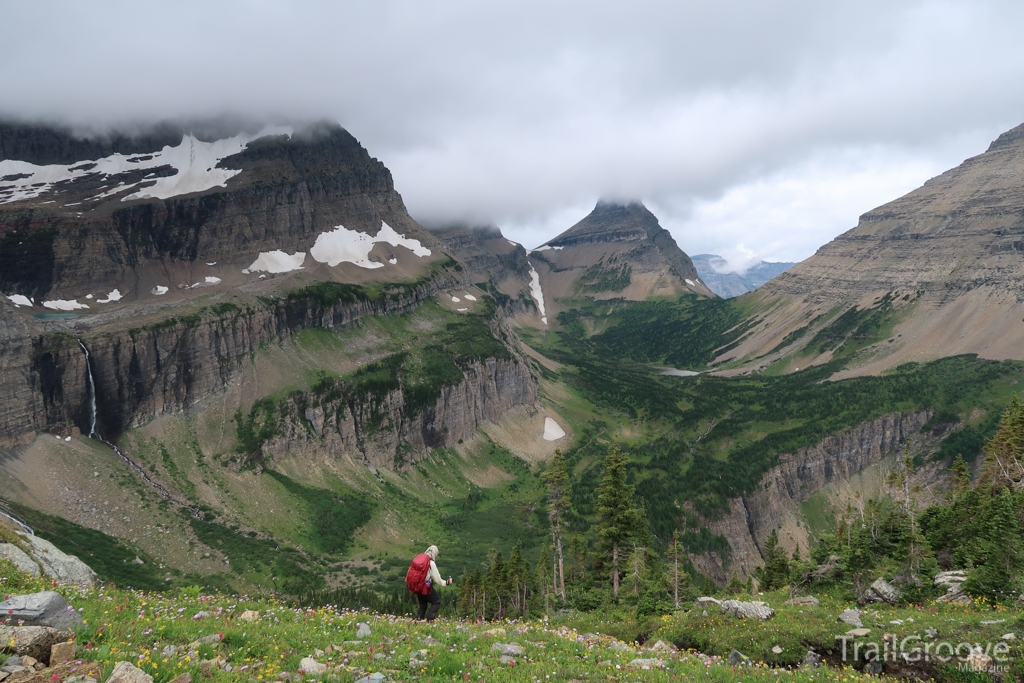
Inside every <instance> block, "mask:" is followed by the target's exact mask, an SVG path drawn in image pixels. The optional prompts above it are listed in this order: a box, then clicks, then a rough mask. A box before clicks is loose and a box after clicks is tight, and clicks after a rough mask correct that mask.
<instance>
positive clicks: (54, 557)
mask: <svg viewBox="0 0 1024 683" xmlns="http://www.w3.org/2000/svg"><path fill="white" fill-rule="evenodd" d="M18 535H19V536H20V537H21V539H22V540H23V541H25V543H26V544H27V545H28V546H29V553H28V554H29V555H31V556H32V559H33V560H35V561H36V562H38V563H39V566H40V567H41V568H42V570H43V574H45V575H46V576H48V577H50V578H51V579H55V580H56V581H59V582H61V583H74V584H93V583H96V578H97V577H96V572H94V571H93V570H92V568H90V567H89V565H87V564H86V563H85V562H82V561H81V560H80V559H78V558H77V557H75V556H74V555H67V554H65V553H63V552H61V551H60V550H59V549H58V548H57V546H55V545H54V544H52V543H50V542H49V541H47V540H44V539H42V538H39V537H38V536H29V535H28V534H22V533H19V534H18Z"/></svg>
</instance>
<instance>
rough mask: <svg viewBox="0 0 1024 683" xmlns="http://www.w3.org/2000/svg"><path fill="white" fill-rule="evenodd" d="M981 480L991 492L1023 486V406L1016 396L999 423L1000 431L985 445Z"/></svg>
mask: <svg viewBox="0 0 1024 683" xmlns="http://www.w3.org/2000/svg"><path fill="white" fill-rule="evenodd" d="M981 480H982V482H983V483H984V484H985V485H987V486H989V487H991V488H993V489H998V488H1001V487H1004V486H1011V487H1019V486H1021V485H1022V484H1024V405H1022V404H1021V402H1020V401H1019V400H1018V398H1017V395H1016V394H1014V395H1013V396H1011V397H1010V405H1009V406H1007V408H1006V410H1005V411H1004V412H1003V415H1002V417H1001V418H1000V419H999V429H998V430H997V431H996V433H995V435H994V436H993V437H992V438H991V439H989V440H988V442H987V443H986V444H985V463H984V466H983V467H982V477H981Z"/></svg>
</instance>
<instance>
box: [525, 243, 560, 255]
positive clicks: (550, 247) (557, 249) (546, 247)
mask: <svg viewBox="0 0 1024 683" xmlns="http://www.w3.org/2000/svg"><path fill="white" fill-rule="evenodd" d="M548 249H554V250H555V251H561V250H562V249H565V247H553V246H551V245H550V244H545V245H544V246H543V247H537V248H536V249H531V250H530V253H533V252H534V251H547V250H548Z"/></svg>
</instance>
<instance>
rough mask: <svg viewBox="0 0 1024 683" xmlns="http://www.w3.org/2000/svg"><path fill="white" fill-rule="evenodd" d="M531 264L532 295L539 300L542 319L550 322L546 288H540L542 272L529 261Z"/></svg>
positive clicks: (543, 321) (538, 307)
mask: <svg viewBox="0 0 1024 683" xmlns="http://www.w3.org/2000/svg"><path fill="white" fill-rule="evenodd" d="M527 263H529V265H530V295H531V296H532V297H533V298H534V299H535V300H536V301H537V310H539V311H540V321H541V322H542V323H544V324H545V325H547V324H548V314H547V311H546V310H545V309H544V290H542V289H541V288H540V274H539V273H538V272H537V271H536V269H534V267H533V264H532V263H530V262H529V261H527Z"/></svg>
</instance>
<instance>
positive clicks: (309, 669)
mask: <svg viewBox="0 0 1024 683" xmlns="http://www.w3.org/2000/svg"><path fill="white" fill-rule="evenodd" d="M299 671H302V672H304V673H307V674H313V675H314V676H319V675H320V674H322V673H326V672H327V665H326V664H321V663H320V662H318V661H316V660H315V659H313V658H312V657H303V658H302V659H301V660H300V661H299Z"/></svg>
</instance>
